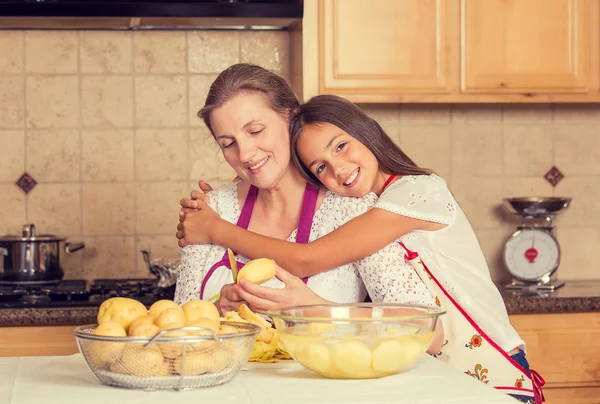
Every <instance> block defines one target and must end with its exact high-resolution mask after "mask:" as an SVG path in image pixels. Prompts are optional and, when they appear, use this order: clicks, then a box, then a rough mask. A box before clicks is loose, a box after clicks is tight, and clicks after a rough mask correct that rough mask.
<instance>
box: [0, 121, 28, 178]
mask: <svg viewBox="0 0 600 404" xmlns="http://www.w3.org/2000/svg"><path fill="white" fill-rule="evenodd" d="M0 145H1V146H0V149H1V150H2V152H1V153H2V157H0V182H2V181H8V182H16V181H17V180H18V179H19V178H20V177H21V175H22V174H23V171H25V133H24V132H23V131H21V130H0Z"/></svg>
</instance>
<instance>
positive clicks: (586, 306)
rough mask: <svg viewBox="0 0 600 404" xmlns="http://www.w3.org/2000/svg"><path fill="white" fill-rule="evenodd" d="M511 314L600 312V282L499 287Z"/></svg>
mask: <svg viewBox="0 0 600 404" xmlns="http://www.w3.org/2000/svg"><path fill="white" fill-rule="evenodd" d="M498 288H499V290H500V293H501V294H502V298H503V299H504V302H505V304H506V309H507V310H508V314H547V313H569V312H573V313H574V312H591V311H600V280H598V281H566V283H565V286H563V287H562V288H559V289H557V290H556V291H554V292H545V291H539V292H528V291H510V290H506V289H505V288H504V285H498ZM97 314H98V308H97V307H69V308H28V309H0V327H3V326H53V325H54V326H56V325H72V326H75V325H83V324H93V323H95V322H96V316H97Z"/></svg>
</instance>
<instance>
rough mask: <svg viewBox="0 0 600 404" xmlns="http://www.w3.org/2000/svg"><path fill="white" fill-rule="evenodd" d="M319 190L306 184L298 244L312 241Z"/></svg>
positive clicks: (299, 222) (304, 279)
mask: <svg viewBox="0 0 600 404" xmlns="http://www.w3.org/2000/svg"><path fill="white" fill-rule="evenodd" d="M318 197H319V189H318V188H315V187H314V186H312V185H310V184H309V183H306V187H305V188H304V198H303V200H302V209H301V210H300V220H299V221H298V232H297V233H296V243H301V244H306V243H308V241H309V240H310V230H311V228H312V223H313V217H314V216H315V210H316V207H317V199H318ZM302 281H303V282H304V283H306V282H308V277H306V278H303V279H302Z"/></svg>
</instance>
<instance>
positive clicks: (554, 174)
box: [544, 166, 565, 187]
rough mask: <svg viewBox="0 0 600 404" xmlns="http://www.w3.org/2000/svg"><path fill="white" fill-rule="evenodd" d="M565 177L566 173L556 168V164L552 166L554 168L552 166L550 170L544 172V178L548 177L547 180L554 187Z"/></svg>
mask: <svg viewBox="0 0 600 404" xmlns="http://www.w3.org/2000/svg"><path fill="white" fill-rule="evenodd" d="M564 177H565V176H564V174H563V173H561V172H560V170H559V169H558V168H556V166H552V168H550V170H548V172H546V174H544V178H545V179H546V181H548V182H549V183H550V184H552V186H554V187H555V186H556V185H558V183H559V182H560V181H562V179H563V178H564Z"/></svg>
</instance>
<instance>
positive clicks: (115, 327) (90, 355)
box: [84, 321, 127, 368]
mask: <svg viewBox="0 0 600 404" xmlns="http://www.w3.org/2000/svg"><path fill="white" fill-rule="evenodd" d="M93 334H94V335H102V336H106V337H125V336H127V333H126V332H125V328H123V326H122V325H121V323H118V322H116V321H106V322H104V323H102V324H100V325H99V326H98V327H96V329H95V330H94V332H93ZM124 347H125V344H124V343H121V342H105V341H89V342H88V343H86V344H85V345H84V350H85V351H87V352H86V356H87V359H88V360H89V361H90V362H92V364H94V365H95V366H97V367H100V368H103V367H106V366H107V365H110V364H111V363H113V362H115V361H116V360H117V359H119V357H120V356H121V352H122V351H123V348H124Z"/></svg>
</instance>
